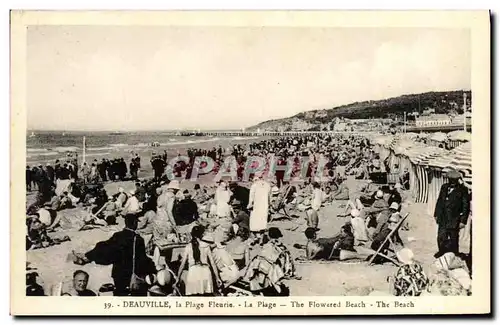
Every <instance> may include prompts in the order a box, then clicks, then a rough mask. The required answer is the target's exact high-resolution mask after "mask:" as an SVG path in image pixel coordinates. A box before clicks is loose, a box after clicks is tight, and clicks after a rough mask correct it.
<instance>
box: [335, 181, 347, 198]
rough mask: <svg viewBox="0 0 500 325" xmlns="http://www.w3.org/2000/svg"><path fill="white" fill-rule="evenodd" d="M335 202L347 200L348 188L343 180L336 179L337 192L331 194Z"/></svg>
mask: <svg viewBox="0 0 500 325" xmlns="http://www.w3.org/2000/svg"><path fill="white" fill-rule="evenodd" d="M332 197H333V199H334V200H335V201H346V200H349V187H347V185H346V184H345V178H338V179H337V190H336V191H335V192H334V193H333V194H332Z"/></svg>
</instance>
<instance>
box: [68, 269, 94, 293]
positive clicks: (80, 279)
mask: <svg viewBox="0 0 500 325" xmlns="http://www.w3.org/2000/svg"><path fill="white" fill-rule="evenodd" d="M89 277H90V276H89V274H88V273H87V272H85V271H82V270H76V271H75V272H74V273H73V280H72V281H71V283H70V284H68V286H67V287H66V288H62V292H61V296H77V297H95V296H97V295H96V294H95V292H94V291H92V290H89V289H87V285H88V283H89Z"/></svg>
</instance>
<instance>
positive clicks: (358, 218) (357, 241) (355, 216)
mask: <svg viewBox="0 0 500 325" xmlns="http://www.w3.org/2000/svg"><path fill="white" fill-rule="evenodd" d="M350 215H351V220H350V223H351V227H352V232H353V235H354V246H363V245H365V244H366V243H367V242H368V241H369V240H370V233H369V232H368V228H367V227H366V220H365V219H364V218H363V214H362V213H361V211H359V210H358V209H352V210H351V213H350Z"/></svg>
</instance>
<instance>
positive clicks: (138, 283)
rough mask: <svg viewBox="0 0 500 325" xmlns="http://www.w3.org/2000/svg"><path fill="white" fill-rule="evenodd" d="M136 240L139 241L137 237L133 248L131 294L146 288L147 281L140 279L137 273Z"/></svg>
mask: <svg viewBox="0 0 500 325" xmlns="http://www.w3.org/2000/svg"><path fill="white" fill-rule="evenodd" d="M136 239H137V236H136V235H134V246H133V249H132V276H131V278H130V286H129V288H130V291H131V292H136V291H139V290H140V289H141V288H142V287H143V286H144V284H145V283H146V280H145V279H143V278H141V277H139V276H138V275H137V274H136V273H135V246H136Z"/></svg>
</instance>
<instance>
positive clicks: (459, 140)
mask: <svg viewBox="0 0 500 325" xmlns="http://www.w3.org/2000/svg"><path fill="white" fill-rule="evenodd" d="M471 136H472V135H471V133H470V132H467V131H463V130H457V131H453V132H450V133H448V147H449V148H450V149H453V148H456V147H458V146H459V145H461V144H463V143H465V142H469V141H471Z"/></svg>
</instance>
